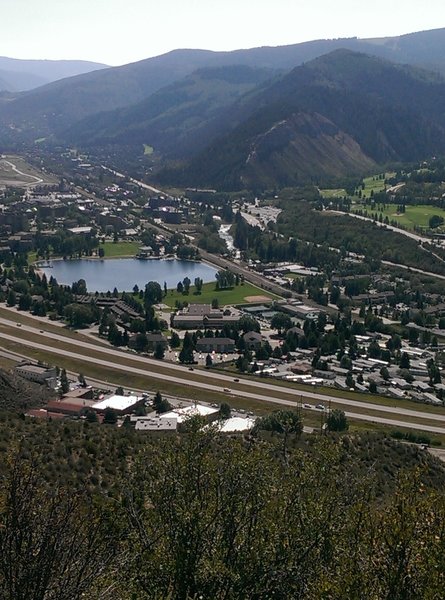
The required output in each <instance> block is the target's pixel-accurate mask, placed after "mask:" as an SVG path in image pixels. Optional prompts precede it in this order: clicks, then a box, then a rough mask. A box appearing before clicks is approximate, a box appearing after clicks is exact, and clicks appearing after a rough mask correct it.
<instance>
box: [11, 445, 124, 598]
mask: <svg viewBox="0 0 445 600" xmlns="http://www.w3.org/2000/svg"><path fill="white" fill-rule="evenodd" d="M8 462H9V463H10V464H9V468H8V469H6V470H3V471H2V474H1V476H0V490H1V494H0V498H1V502H0V581H1V588H2V591H1V595H2V597H3V600H25V599H37V598H39V599H42V600H43V599H45V600H46V599H48V600H50V599H52V598H54V599H56V598H57V599H58V600H72V599H74V598H84V597H85V598H91V597H94V596H96V597H97V598H99V597H101V595H102V594H101V593H99V592H98V588H97V586H98V587H100V583H99V582H100V580H101V578H102V576H103V575H104V574H105V572H106V571H108V570H109V569H110V568H112V564H113V562H114V559H115V557H116V556H117V551H118V547H117V536H116V535H115V534H114V532H113V531H112V529H111V528H110V527H109V524H108V522H107V518H106V515H105V511H104V510H103V508H104V505H103V504H102V508H101V507H100V505H99V504H98V503H95V502H94V500H93V499H92V498H90V497H89V496H88V495H86V494H84V493H83V492H79V491H76V490H75V489H72V487H71V486H70V487H65V486H64V485H63V484H62V483H61V482H58V483H57V484H52V485H48V482H47V481H44V478H43V477H42V471H43V470H42V468H41V465H40V464H39V463H38V462H37V460H36V459H35V458H31V460H25V458H24V457H23V456H21V455H20V454H18V455H17V456H14V455H11V456H10V457H9V461H8ZM102 584H103V585H104V583H102Z"/></svg>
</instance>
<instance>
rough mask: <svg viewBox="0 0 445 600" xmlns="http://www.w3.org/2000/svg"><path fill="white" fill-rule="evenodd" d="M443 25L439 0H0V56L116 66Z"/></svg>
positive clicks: (444, 10)
mask: <svg viewBox="0 0 445 600" xmlns="http://www.w3.org/2000/svg"><path fill="white" fill-rule="evenodd" d="M425 5H427V8H424V9H422V7H424V6H425ZM444 26H445V2H444V0H427V2H422V3H420V2H419V0H372V2H371V1H369V0H0V56H8V57H11V58H27V59H28V58H34V59H77V60H91V61H95V62H101V63H105V64H108V65H113V66H114V65H121V64H127V63H129V62H135V61H137V60H142V59H144V58H149V57H151V56H157V55H159V54H163V53H165V52H168V51H170V50H174V49H176V48H203V49H206V50H235V49H238V48H253V47H256V46H281V45H286V44H295V43H298V42H304V41H309V40H314V39H322V38H338V37H354V36H357V37H359V38H367V37H384V36H392V35H401V34H404V33H411V32H414V31H421V30H427V29H435V28H439V27H444Z"/></svg>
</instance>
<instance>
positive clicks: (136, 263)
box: [40, 258, 216, 292]
mask: <svg viewBox="0 0 445 600" xmlns="http://www.w3.org/2000/svg"><path fill="white" fill-rule="evenodd" d="M45 264H46V263H45ZM48 264H49V265H51V267H46V266H45V267H40V270H41V271H43V272H44V273H45V275H46V277H47V278H48V279H49V278H50V277H51V276H53V277H54V278H55V279H57V282H58V283H61V284H64V285H71V284H72V283H73V281H78V280H79V279H84V280H85V281H86V284H87V289H88V291H89V292H107V291H108V290H109V291H110V292H112V291H113V289H114V288H115V287H116V288H117V289H118V290H119V292H130V291H132V290H133V287H134V286H135V284H137V285H138V286H139V287H140V288H144V287H145V284H146V283H148V282H149V281H158V282H159V284H160V285H161V287H163V286H164V281H165V282H166V283H167V287H168V288H169V289H170V288H176V285H177V284H178V282H179V281H182V280H183V279H184V277H188V278H189V279H190V280H191V282H192V285H193V283H194V280H195V277H200V278H201V279H202V280H203V282H204V283H207V282H209V281H215V273H216V269H215V268H213V267H211V266H210V265H207V264H206V263H202V262H195V261H191V260H179V259H152V260H138V259H137V258H108V259H106V260H99V259H81V260H53V261H49V263H48Z"/></svg>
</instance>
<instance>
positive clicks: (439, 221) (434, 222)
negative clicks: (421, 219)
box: [428, 215, 443, 229]
mask: <svg viewBox="0 0 445 600" xmlns="http://www.w3.org/2000/svg"><path fill="white" fill-rule="evenodd" d="M428 225H429V226H430V228H431V229H436V227H439V226H440V225H443V217H440V216H439V215H432V216H431V217H430V219H429V221H428Z"/></svg>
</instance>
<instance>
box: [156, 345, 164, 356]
mask: <svg viewBox="0 0 445 600" xmlns="http://www.w3.org/2000/svg"><path fill="white" fill-rule="evenodd" d="M164 356H165V350H164V346H163V345H162V344H156V347H155V351H154V357H155V358H157V359H158V360H162V359H163V358H164Z"/></svg>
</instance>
